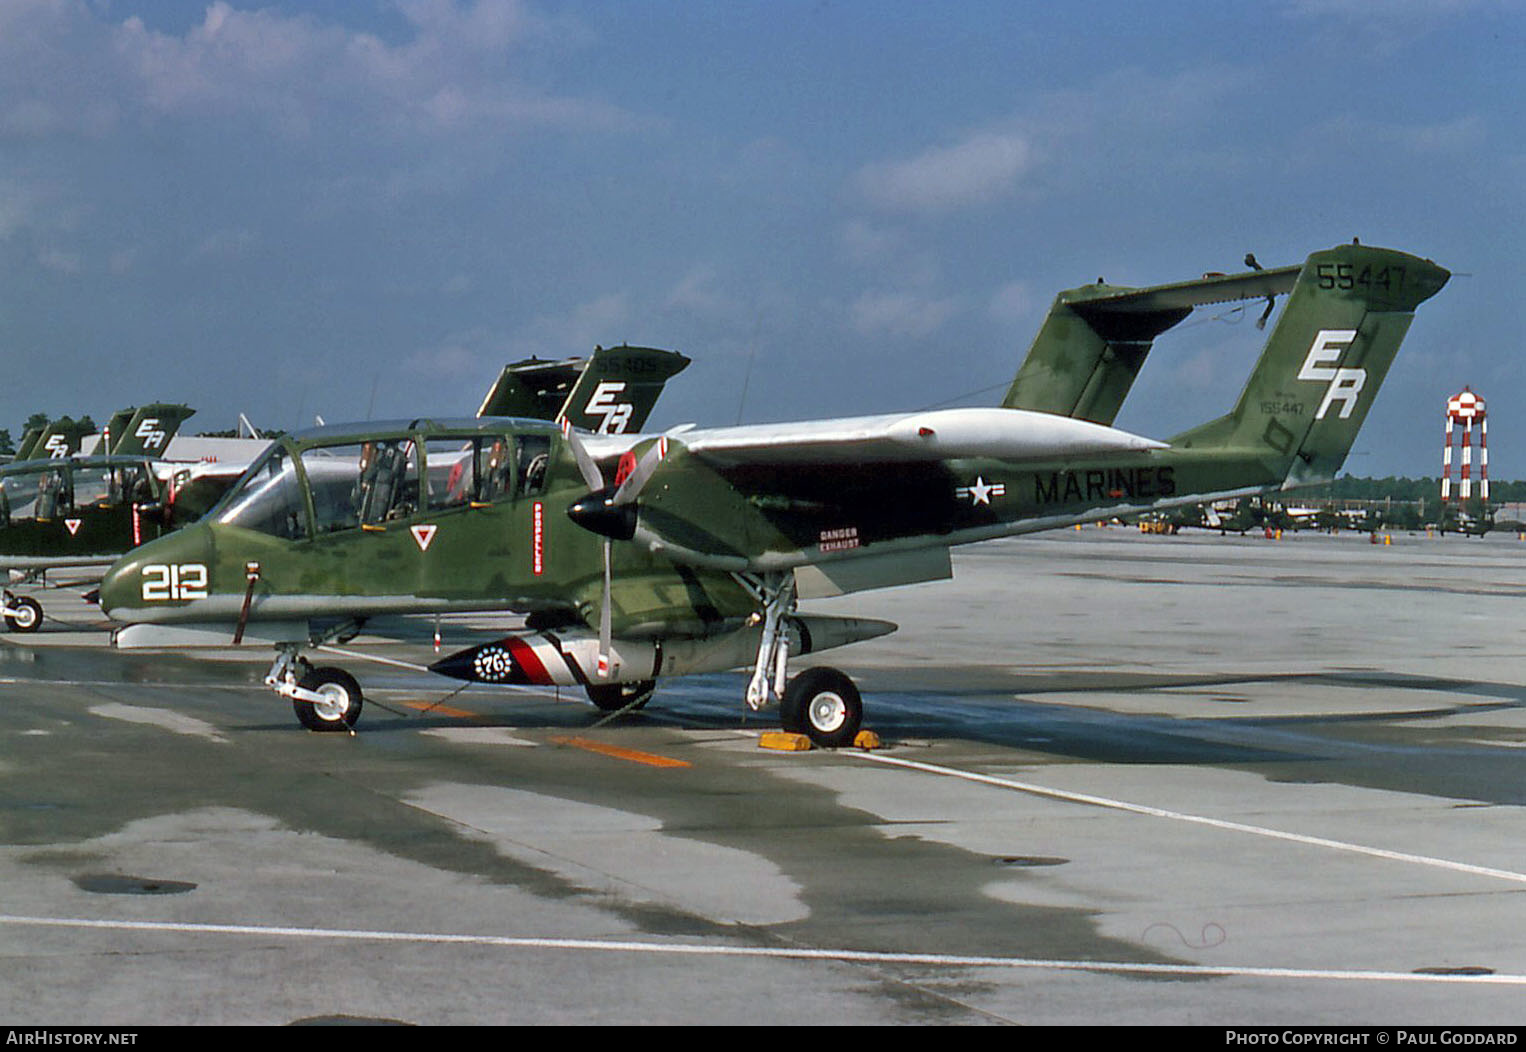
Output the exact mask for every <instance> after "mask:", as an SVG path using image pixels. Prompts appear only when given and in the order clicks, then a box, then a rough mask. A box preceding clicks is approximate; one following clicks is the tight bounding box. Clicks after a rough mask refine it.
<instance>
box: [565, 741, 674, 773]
mask: <svg viewBox="0 0 1526 1052" xmlns="http://www.w3.org/2000/svg"><path fill="white" fill-rule="evenodd" d="M551 740H552V741H554V742H556V743H557V744H558V745H571V746H572V747H574V748H577V749H586V750H587V751H588V752H596V753H598V754H599V755H601V756H613V757H614V758H615V759H617V760H629V761H631V762H632V763H644V764H646V765H647V766H648V767H688V766H691V765H690V764H689V762H688V761H687V760H675V759H673V758H672V757H670V756H658V755H657V754H656V753H650V752H638V751H637V750H635V749H622V748H621V747H620V746H618V745H605V744H604V743H603V742H596V741H593V740H591V739H589V738H552V739H551Z"/></svg>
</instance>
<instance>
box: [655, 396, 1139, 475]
mask: <svg viewBox="0 0 1526 1052" xmlns="http://www.w3.org/2000/svg"><path fill="white" fill-rule="evenodd" d="M675 441H678V442H680V443H681V444H682V446H683V448H684V449H685V450H686V451H687V452H688V453H689V455H691V456H694V457H697V458H699V459H700V460H701V461H704V462H705V463H708V464H711V465H714V466H717V467H741V466H754V467H766V466H769V465H777V466H779V467H785V466H793V465H799V464H822V465H833V464H839V465H854V464H865V463H875V462H897V461H899V462H905V461H911V462H934V461H943V460H950V459H954V458H977V457H995V458H999V459H1002V460H1009V461H1010V460H1029V459H1053V458H1054V457H1057V456H1059V457H1064V456H1073V455H1079V454H1090V453H1105V452H1112V451H1120V450H1145V449H1163V448H1165V443H1163V442H1157V441H1155V440H1154V439H1149V438H1144V437H1142V436H1140V435H1135V434H1131V433H1129V432H1127V431H1120V430H1118V429H1116V428H1111V427H1104V426H1102V425H1101V424H1093V423H1091V422H1089V421H1086V420H1075V419H1071V418H1069V417H1061V416H1054V415H1052V414H1050V413H1038V412H1029V411H1026V410H1021V409H997V408H988V409H941V410H930V411H928V412H923V413H897V414H891V415H886V416H865V417H850V418H844V419H838V420H820V421H810V422H806V423H793V424H752V425H747V426H743V427H727V428H716V429H712V430H694V431H689V432H686V433H684V434H682V435H680V436H678V438H677V439H675Z"/></svg>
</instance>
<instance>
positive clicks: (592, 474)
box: [562, 420, 604, 491]
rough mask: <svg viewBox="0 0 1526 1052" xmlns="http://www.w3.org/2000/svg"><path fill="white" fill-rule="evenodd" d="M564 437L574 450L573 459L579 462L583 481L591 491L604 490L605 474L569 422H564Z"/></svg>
mask: <svg viewBox="0 0 1526 1052" xmlns="http://www.w3.org/2000/svg"><path fill="white" fill-rule="evenodd" d="M562 437H563V438H564V439H566V440H567V445H568V447H569V448H570V449H571V450H572V458H573V459H574V460H576V461H577V462H578V470H579V471H580V472H582V474H583V481H584V482H586V483H587V484H588V488H589V489H591V490H595V491H597V490H601V489H603V488H604V474H603V472H601V471H600V470H599V465H598V464H596V463H595V462H594V459H593V454H591V453H589V452H588V447H587V446H585V445H583V439H582V437H581V436H579V435H578V433H577V431H575V430H574V429H573V427H572V423H571V422H570V421H567V420H563V421H562Z"/></svg>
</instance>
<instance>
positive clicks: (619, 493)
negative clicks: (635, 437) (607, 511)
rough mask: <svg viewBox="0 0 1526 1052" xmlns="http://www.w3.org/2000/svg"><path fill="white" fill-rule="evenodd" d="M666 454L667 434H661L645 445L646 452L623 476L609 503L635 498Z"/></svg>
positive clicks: (624, 501)
mask: <svg viewBox="0 0 1526 1052" xmlns="http://www.w3.org/2000/svg"><path fill="white" fill-rule="evenodd" d="M667 455H668V436H667V435H663V436H662V437H661V438H659V439H657V441H655V442H653V443H652V444H651V445H650V446H647V448H646V452H645V453H643V454H641V459H640V460H638V461H636V466H635V467H634V468H633V469H632V470H631V473H630V474H629V475H627V476H625V478H624V480H622V481H621V483H620V486H619V488H618V489H616V490H615V495H614V497H613V498H612V499H611V500H610V503H611V504H615V505H620V504H629V503H630V502H631V501H633V500H635V499H636V497H637V496H638V495H639V494H640V493H641V489H642V487H643V486H645V485H646V483H647V480H648V479H650V478H651V477H652V472H654V471H656V470H657V465H658V464H661V463H662V461H663V459H664V458H665V457H667Z"/></svg>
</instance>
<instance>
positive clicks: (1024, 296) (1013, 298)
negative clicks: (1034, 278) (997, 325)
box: [990, 281, 1038, 322]
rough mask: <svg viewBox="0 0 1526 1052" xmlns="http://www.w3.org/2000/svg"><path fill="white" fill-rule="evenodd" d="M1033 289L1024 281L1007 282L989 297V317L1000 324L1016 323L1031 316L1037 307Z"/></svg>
mask: <svg viewBox="0 0 1526 1052" xmlns="http://www.w3.org/2000/svg"><path fill="white" fill-rule="evenodd" d="M1037 302H1038V301H1037V299H1036V297H1035V296H1034V294H1033V287H1032V286H1031V285H1029V284H1028V283H1027V282H1026V281H1009V282H1007V283H1006V284H1005V285H1003V286H1002V287H1001V288H999V289H997V290H996V291H995V292H994V293H993V294H992V295H991V303H990V311H991V317H993V318H995V319H996V320H997V321H1001V322H1018V321H1023V320H1025V319H1027V318H1028V317H1029V316H1031V315H1032V314H1033V308H1034V307H1035V306H1036V305H1037Z"/></svg>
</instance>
